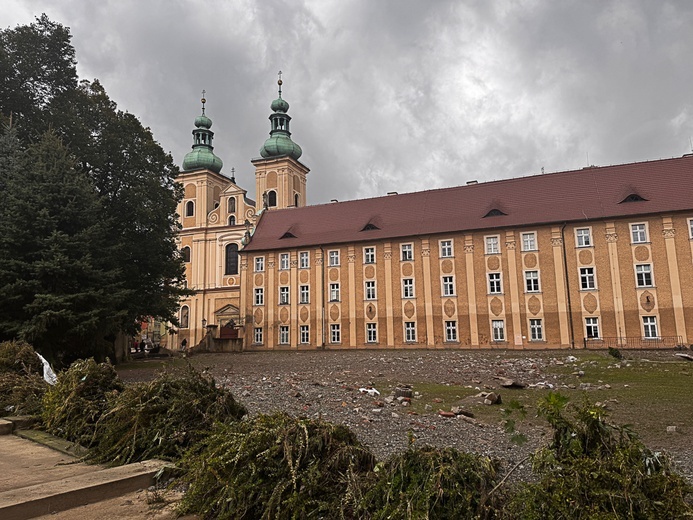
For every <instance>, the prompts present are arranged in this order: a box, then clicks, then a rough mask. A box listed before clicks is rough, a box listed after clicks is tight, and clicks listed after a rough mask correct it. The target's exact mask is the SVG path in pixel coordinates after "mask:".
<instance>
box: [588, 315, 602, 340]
mask: <svg viewBox="0 0 693 520" xmlns="http://www.w3.org/2000/svg"><path fill="white" fill-rule="evenodd" d="M585 336H587V339H597V338H599V318H585Z"/></svg>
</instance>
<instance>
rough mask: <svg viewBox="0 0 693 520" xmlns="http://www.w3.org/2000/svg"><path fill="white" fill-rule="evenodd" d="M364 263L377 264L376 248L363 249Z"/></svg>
mask: <svg viewBox="0 0 693 520" xmlns="http://www.w3.org/2000/svg"><path fill="white" fill-rule="evenodd" d="M363 263H364V264H374V263H375V247H374V246H368V247H364V248H363Z"/></svg>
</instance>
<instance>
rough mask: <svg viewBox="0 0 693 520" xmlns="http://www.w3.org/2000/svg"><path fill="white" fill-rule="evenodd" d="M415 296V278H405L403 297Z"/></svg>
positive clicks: (403, 281)
mask: <svg viewBox="0 0 693 520" xmlns="http://www.w3.org/2000/svg"><path fill="white" fill-rule="evenodd" d="M413 297H414V279H413V278H404V279H403V280H402V298H413Z"/></svg>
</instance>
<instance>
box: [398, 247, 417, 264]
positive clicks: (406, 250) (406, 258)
mask: <svg viewBox="0 0 693 520" xmlns="http://www.w3.org/2000/svg"><path fill="white" fill-rule="evenodd" d="M399 249H400V255H401V259H402V262H411V261H413V260H414V244H412V243H409V244H400V246H399Z"/></svg>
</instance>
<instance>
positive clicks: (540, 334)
mask: <svg viewBox="0 0 693 520" xmlns="http://www.w3.org/2000/svg"><path fill="white" fill-rule="evenodd" d="M529 339H530V341H544V324H543V323H542V320H541V318H531V319H530V320H529Z"/></svg>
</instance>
